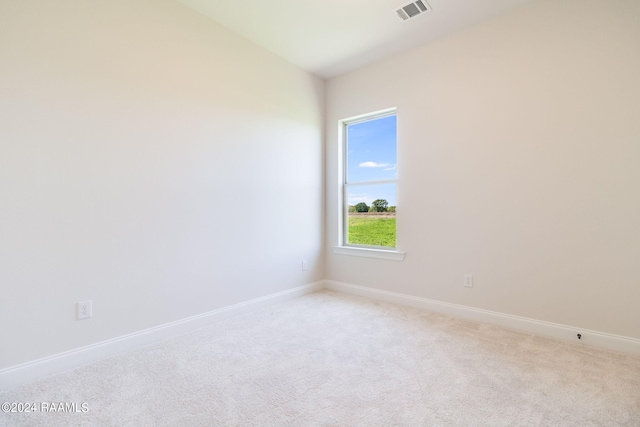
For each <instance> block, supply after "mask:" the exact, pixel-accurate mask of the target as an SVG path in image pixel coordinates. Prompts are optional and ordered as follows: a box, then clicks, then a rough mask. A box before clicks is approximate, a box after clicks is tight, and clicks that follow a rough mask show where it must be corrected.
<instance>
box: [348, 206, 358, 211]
mask: <svg viewBox="0 0 640 427" xmlns="http://www.w3.org/2000/svg"><path fill="white" fill-rule="evenodd" d="M349 212H358V211H357V210H356V207H355V206H353V205H349Z"/></svg>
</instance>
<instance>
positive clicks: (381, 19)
mask: <svg viewBox="0 0 640 427" xmlns="http://www.w3.org/2000/svg"><path fill="white" fill-rule="evenodd" d="M179 1H180V2H182V3H184V4H185V5H187V6H189V7H191V8H193V9H195V10H197V11H198V12H200V13H202V14H204V15H206V16H208V17H210V18H212V19H213V20H215V21H216V22H218V23H220V24H222V25H223V26H225V27H227V28H229V29H231V30H232V31H234V32H236V33H238V34H240V35H242V36H244V37H246V38H248V39H249V40H252V41H253V42H255V43H257V44H259V45H261V46H263V47H265V48H266V49H268V50H270V51H272V52H274V53H275V54H277V55H279V56H281V57H283V58H285V59H287V60H289V61H290V62H293V63H294V64H296V65H298V66H300V67H301V68H303V69H305V70H308V71H310V72H312V73H314V74H316V75H318V76H320V77H322V78H330V77H334V76H337V75H339V74H342V73H345V72H348V71H351V70H353V69H355V68H358V67H361V66H363V65H367V64H370V63H372V62H374V61H377V60H379V59H382V58H383V57H386V56H389V55H392V54H394V53H397V52H401V51H403V50H407V49H410V48H413V47H416V46H419V45H421V44H424V43H427V42H429V41H431V40H434V39H436V38H439V37H442V36H444V35H446V34H450V33H453V32H455V31H458V30H460V29H462V28H465V27H468V26H470V25H473V24H476V23H478V22H481V21H484V20H487V19H491V18H494V17H496V16H498V15H501V14H503V13H505V12H508V11H510V10H512V9H515V8H517V7H520V6H522V5H524V4H526V3H531V2H532V1H535V0H427V1H428V3H429V4H430V5H431V7H432V9H433V10H432V11H431V12H428V13H423V14H421V15H418V16H416V17H415V18H412V19H409V20H408V21H402V20H401V19H400V18H399V17H398V16H397V15H396V13H395V9H397V8H399V7H400V6H404V5H405V4H407V3H409V2H410V0H245V1H238V0H179Z"/></svg>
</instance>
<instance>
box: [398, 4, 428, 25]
mask: <svg viewBox="0 0 640 427" xmlns="http://www.w3.org/2000/svg"><path fill="white" fill-rule="evenodd" d="M430 11H431V6H429V3H427V0H417V1H414V2H411V3H409V4H407V5H405V6H402V7H401V8H400V9H397V10H396V13H397V14H398V16H399V17H400V19H402V20H403V21H406V20H407V19H410V18H414V17H416V16H418V15H420V14H422V13H425V12H430Z"/></svg>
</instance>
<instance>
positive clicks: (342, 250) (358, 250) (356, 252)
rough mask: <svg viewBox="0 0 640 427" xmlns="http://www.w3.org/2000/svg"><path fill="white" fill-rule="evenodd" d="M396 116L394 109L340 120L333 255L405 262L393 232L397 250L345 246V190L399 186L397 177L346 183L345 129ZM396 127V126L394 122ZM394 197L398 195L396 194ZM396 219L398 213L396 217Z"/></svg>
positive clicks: (346, 192)
mask: <svg viewBox="0 0 640 427" xmlns="http://www.w3.org/2000/svg"><path fill="white" fill-rule="evenodd" d="M393 115H395V116H396V119H397V116H398V112H397V109H396V108H395V107H394V108H387V109H384V110H379V111H375V112H373V113H367V114H362V115H359V116H354V117H349V118H346V119H343V120H340V121H339V123H338V129H339V134H338V141H339V150H338V151H339V155H340V158H339V168H338V170H339V174H338V175H339V176H338V182H339V185H340V188H339V191H338V194H339V201H338V211H339V221H338V233H339V235H338V246H334V247H333V248H332V251H333V253H335V254H338V255H350V256H359V257H367V258H377V259H387V260H393V261H404V257H405V253H404V252H401V251H399V250H398V234H397V228H396V247H395V248H391V247H387V246H369V245H353V244H348V243H347V236H348V232H349V231H348V228H349V223H348V218H349V202H348V200H347V194H348V189H349V188H350V187H356V186H364V185H375V184H395V185H396V191H397V186H398V179H397V176H396V178H395V179H388V180H375V181H359V182H355V183H353V182H352V183H350V182H349V181H348V170H347V169H348V146H349V143H348V141H347V131H346V130H347V127H348V126H349V125H353V124H357V123H362V122H365V121H371V120H375V119H380V118H383V117H389V116H393ZM396 123H397V122H396ZM397 149H398V140H397V135H396V152H397ZM396 195H397V193H396ZM396 215H397V213H396Z"/></svg>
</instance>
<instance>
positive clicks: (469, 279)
mask: <svg viewBox="0 0 640 427" xmlns="http://www.w3.org/2000/svg"><path fill="white" fill-rule="evenodd" d="M464 287H465V288H473V276H472V275H471V274H465V275H464Z"/></svg>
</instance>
